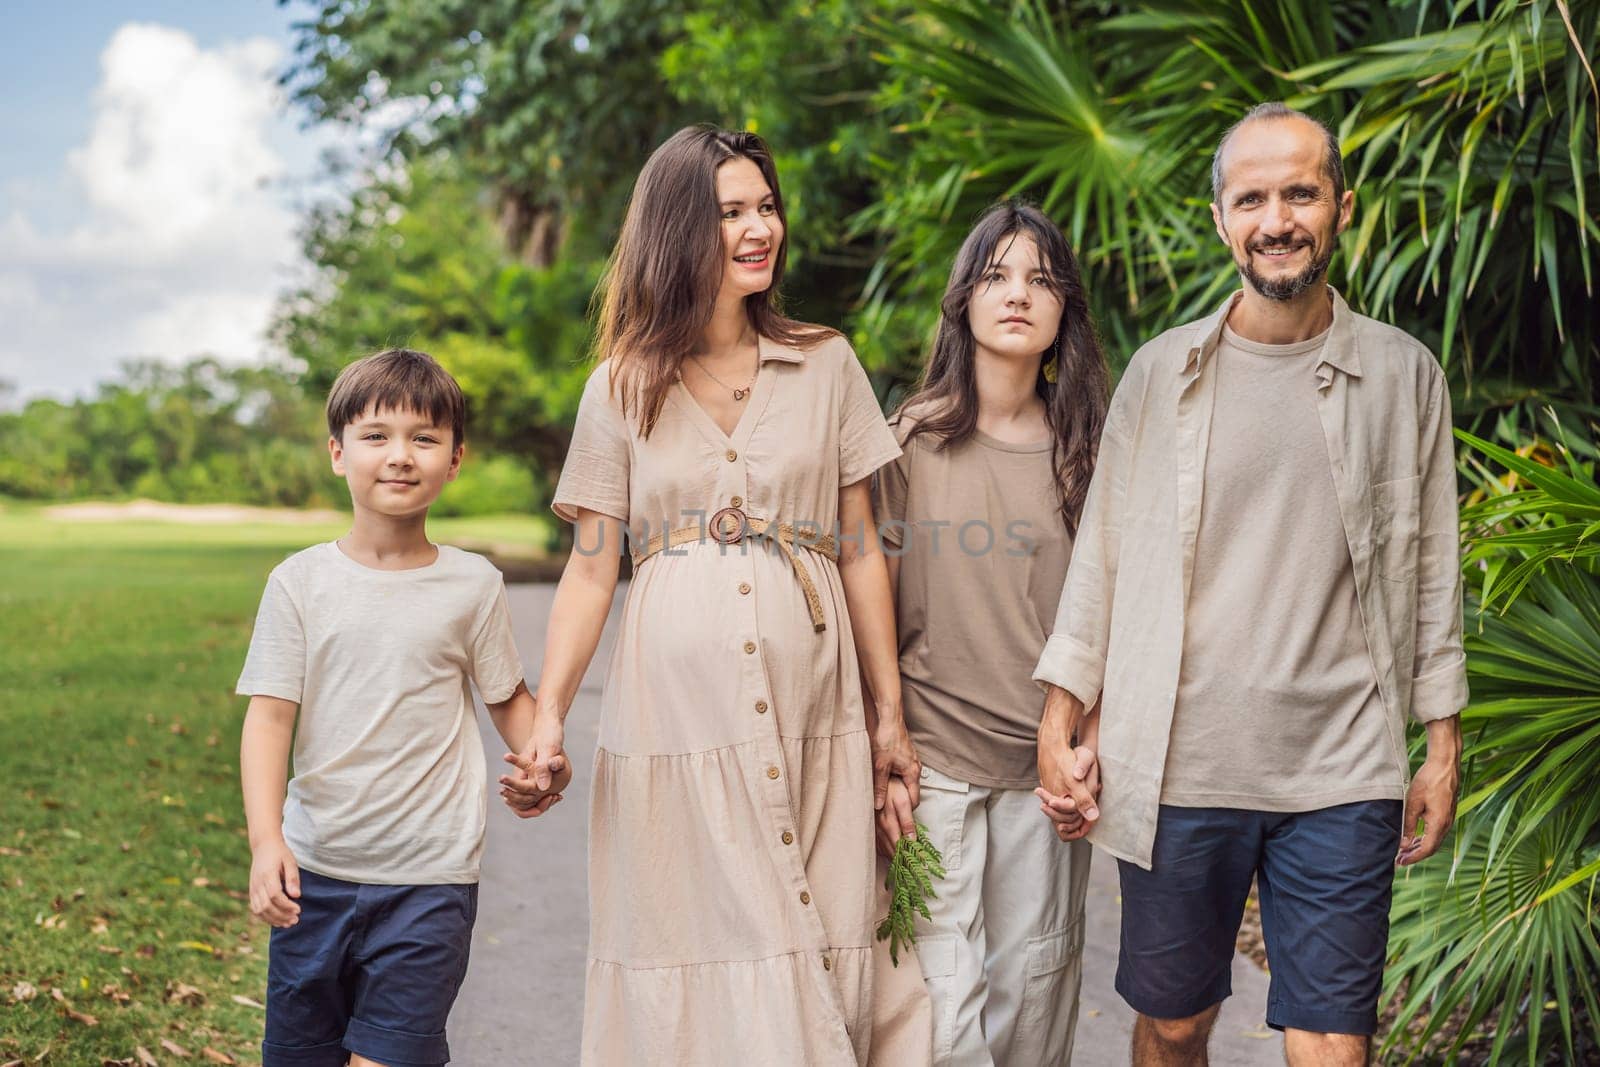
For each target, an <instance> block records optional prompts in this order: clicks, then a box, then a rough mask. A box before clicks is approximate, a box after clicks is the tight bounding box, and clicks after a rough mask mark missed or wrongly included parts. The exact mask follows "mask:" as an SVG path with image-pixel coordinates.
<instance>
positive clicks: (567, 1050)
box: [450, 585, 1283, 1067]
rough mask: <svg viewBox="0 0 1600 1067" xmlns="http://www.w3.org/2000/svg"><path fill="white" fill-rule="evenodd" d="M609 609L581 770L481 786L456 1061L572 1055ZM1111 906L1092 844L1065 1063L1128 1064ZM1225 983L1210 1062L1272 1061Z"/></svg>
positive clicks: (579, 736)
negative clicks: (513, 788)
mask: <svg viewBox="0 0 1600 1067" xmlns="http://www.w3.org/2000/svg"><path fill="white" fill-rule="evenodd" d="M554 592H555V587H554V586H551V585H517V586H512V587H511V591H510V598H511V612H512V616H513V618H514V620H515V625H516V633H517V644H518V646H519V647H520V648H521V651H522V658H523V662H524V663H526V664H527V665H528V670H529V672H530V674H531V676H534V677H537V675H538V669H539V663H540V661H541V659H542V658H543V654H544V626H545V620H546V619H547V617H548V615H549V608H550V600H551V597H552V596H553V595H554ZM621 592H622V591H621V590H619V591H618V596H617V600H616V605H617V607H618V608H620V606H621V603H622V596H621ZM616 618H617V611H616V610H613V612H612V617H611V621H610V623H608V624H607V627H606V633H605V637H604V638H603V639H602V641H601V646H600V651H599V652H598V653H597V654H596V655H595V660H594V664H593V665H592V666H591V667H590V670H589V674H588V676H587V677H586V678H585V679H584V684H583V688H582V690H581V691H580V693H579V695H578V699H577V702H576V703H575V704H574V706H573V709H572V712H571V715H570V716H569V717H568V719H567V748H568V751H569V752H570V753H571V755H572V758H573V765H574V766H575V767H576V768H577V769H578V770H579V772H580V773H579V774H578V777H577V779H576V780H575V781H574V782H573V786H572V788H571V789H570V790H568V792H567V795H566V798H565V799H564V800H563V801H562V802H561V803H560V804H558V805H556V807H555V809H554V810H553V811H552V812H550V814H549V815H547V816H545V817H543V818H539V819H535V820H530V821H528V822H523V821H521V820H519V819H517V818H516V817H514V816H513V815H511V814H510V813H509V812H507V811H506V810H505V809H504V808H503V807H502V806H501V805H500V804H499V799H498V797H494V796H491V798H490V811H489V841H488V847H487V849H486V852H485V856H484V864H483V885H482V889H481V896H480V898H479V910H478V925H477V929H476V932H475V933H474V935H473V942H472V966H471V969H470V971H469V972H468V974H467V980H466V984H465V985H464V986H463V987H462V990H461V996H460V997H459V999H457V1001H456V1007H455V1012H454V1013H453V1014H452V1016H451V1018H450V1047H451V1050H452V1052H453V1053H454V1054H455V1059H454V1061H453V1062H454V1063H456V1064H459V1065H462V1067H502V1065H520V1064H530V1065H531V1064H539V1065H541V1067H545V1065H549V1067H564V1065H569V1064H574V1065H575V1064H577V1062H578V1035H579V1031H580V1029H581V1026H582V1021H583V968H584V945H585V942H586V940H587V937H588V922H589V920H588V911H587V901H586V899H585V891H584V878H585V859H584V835H585V824H586V822H587V817H588V810H589V801H588V790H589V781H588V776H587V774H586V773H585V772H587V770H588V768H589V763H590V759H591V757H592V756H593V754H594V744H595V726H596V719H597V717H598V713H599V706H600V684H601V679H602V677H603V674H604V670H605V663H606V657H607V655H608V653H609V649H610V647H611V638H612V634H613V633H614V627H615V623H616ZM479 720H480V725H481V727H482V730H483V737H484V748H485V751H486V752H487V753H488V754H489V758H490V761H491V763H490V766H491V770H493V769H494V768H498V767H499V766H500V763H499V759H500V755H501V753H503V752H504V751H505V747H504V745H503V744H502V743H501V741H500V739H499V737H498V736H496V735H495V733H494V729H493V728H492V727H491V726H490V725H489V723H488V719H487V717H486V716H484V715H483V714H482V712H481V709H480V714H479ZM1117 911H1118V896H1117V876H1116V864H1115V862H1114V861H1111V860H1109V859H1108V858H1107V857H1106V856H1104V855H1103V854H1096V856H1095V864H1094V870H1093V875H1092V877H1091V878H1090V883H1089V902H1088V915H1087V921H1088V932H1087V939H1086V944H1085V946H1084V960H1083V974H1084V985H1083V999H1082V1009H1081V1012H1082V1014H1081V1015H1080V1017H1079V1022H1078V1038H1077V1053H1076V1055H1075V1056H1074V1058H1073V1063H1074V1064H1075V1065H1077V1067H1111V1065H1119V1064H1126V1063H1127V1062H1128V1051H1127V1050H1128V1036H1129V1033H1130V1032H1131V1029H1132V1025H1133V1017H1132V1015H1131V1013H1130V1012H1129V1011H1128V1009H1127V1007H1126V1006H1125V1005H1124V1004H1123V1003H1122V1001H1121V999H1120V998H1118V996H1117V995H1116V993H1115V992H1114V991H1113V990H1112V987H1111V982H1112V976H1113V975H1114V973H1115V971H1116V963H1117ZM1233 989H1234V995H1233V997H1232V998H1230V999H1229V1000H1228V1002H1227V1003H1226V1004H1225V1005H1224V1007H1223V1012H1222V1018H1221V1020H1220V1021H1219V1022H1218V1024H1217V1030H1216V1034H1215V1035H1214V1036H1213V1038H1212V1043H1211V1056H1212V1062H1214V1063H1218V1064H1228V1065H1230V1067H1234V1065H1237V1067H1251V1065H1254V1064H1261V1065H1263V1067H1267V1065H1277V1064H1281V1063H1282V1062H1283V1052H1282V1048H1283V1045H1282V1042H1281V1041H1280V1040H1279V1038H1278V1037H1277V1035H1276V1034H1274V1033H1272V1032H1271V1031H1269V1030H1267V1029H1266V1027H1265V1025H1264V1024H1262V1022H1261V1019H1262V1016H1263V1013H1264V1012H1265V1010H1266V999H1267V980H1266V976H1265V975H1264V974H1262V973H1261V971H1260V970H1258V969H1257V968H1256V967H1255V965H1254V964H1252V963H1251V962H1250V961H1249V960H1247V959H1245V958H1244V957H1243V956H1236V957H1235V958H1234V964H1233ZM751 1067H781V1065H751ZM1029 1067H1031V1065H1029Z"/></svg>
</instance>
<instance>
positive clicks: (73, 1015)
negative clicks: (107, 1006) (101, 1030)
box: [50, 989, 100, 1026]
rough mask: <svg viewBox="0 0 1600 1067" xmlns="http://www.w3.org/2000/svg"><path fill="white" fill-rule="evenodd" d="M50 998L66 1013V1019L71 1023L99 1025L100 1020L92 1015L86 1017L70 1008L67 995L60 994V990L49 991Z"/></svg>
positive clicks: (70, 1004) (70, 1003)
mask: <svg viewBox="0 0 1600 1067" xmlns="http://www.w3.org/2000/svg"><path fill="white" fill-rule="evenodd" d="M50 996H51V998H52V999H53V1000H55V1002H56V1003H58V1004H60V1005H61V1007H62V1010H64V1011H65V1012H66V1013H67V1018H69V1019H71V1020H72V1021H73V1022H78V1023H82V1024H83V1025H84V1026H99V1025H100V1020H99V1019H96V1018H95V1017H94V1016H93V1015H86V1014H85V1013H83V1012H81V1011H75V1010H74V1009H73V1007H72V1002H71V1001H69V1000H68V999H67V995H66V994H65V993H63V992H61V990H59V989H52V990H50Z"/></svg>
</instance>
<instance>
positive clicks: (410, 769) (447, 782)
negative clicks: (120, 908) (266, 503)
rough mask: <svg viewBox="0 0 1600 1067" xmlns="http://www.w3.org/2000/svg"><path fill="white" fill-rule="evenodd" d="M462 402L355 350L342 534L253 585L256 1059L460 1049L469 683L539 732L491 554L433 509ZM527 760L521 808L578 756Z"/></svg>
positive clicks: (475, 842)
mask: <svg viewBox="0 0 1600 1067" xmlns="http://www.w3.org/2000/svg"><path fill="white" fill-rule="evenodd" d="M465 409H466V405H465V402H464V400H463V398H462V395H461V389H460V387H459V386H458V385H457V384H456V382H455V380H454V379H453V378H451V377H450V375H449V374H447V373H446V372H445V371H444V369H443V368H441V367H440V366H439V364H438V363H436V362H434V360H433V359H432V357H430V356H427V355H425V354H423V353H421V352H413V351H409V350H405V349H392V350H389V351H386V352H380V353H378V354H377V355H373V356H368V357H367V358H366V359H362V360H359V361H357V362H356V363H353V364H351V365H350V366H349V367H347V368H345V370H344V373H342V374H341V375H339V379H338V381H337V382H335V383H334V386H333V390H332V392H331V393H330V394H329V396H328V410H327V413H328V432H329V439H328V451H329V454H330V455H331V457H332V461H333V470H334V473H336V474H339V475H342V476H343V477H344V478H345V480H346V481H347V482H348V483H349V486H350V498H351V501H352V503H353V504H354V517H353V520H352V523H351V527H350V532H349V534H347V535H346V536H345V537H344V538H343V539H342V540H340V541H335V542H329V543H327V544H321V545H316V546H314V547H312V548H308V549H306V550H304V551H303V552H299V553H296V554H295V555H293V556H291V557H289V558H288V559H287V560H285V561H284V562H283V563H281V564H279V565H278V567H276V568H275V569H274V570H273V572H272V574H271V576H270V577H269V578H268V580H267V588H266V592H265V593H264V594H263V595H262V598H261V609H260V612H259V614H258V616H257V618H256V627H255V633H254V635H253V637H252V638H251V641H250V652H249V655H248V657H247V658H246V660H245V666H244V672H243V674H242V675H241V676H240V678H239V685H238V692H239V693H240V694H241V695H246V696H249V697H250V708H249V711H248V712H247V713H246V715H245V723H244V733H243V738H242V741H241V744H240V753H239V760H240V777H241V779H242V782H243V787H244V803H245V818H246V821H247V823H248V825H249V833H250V848H251V853H252V861H251V867H250V910H251V911H252V912H254V913H255V914H256V915H257V916H259V917H260V918H262V919H265V920H266V921H267V922H269V923H271V924H272V926H273V927H274V928H275V929H274V930H273V931H272V943H271V955H270V960H269V964H268V977H267V1025H266V1040H265V1041H264V1042H263V1044H262V1062H263V1064H264V1067H276V1065H285V1064H295V1065H304V1067H320V1065H323V1064H327V1065H329V1067H335V1065H338V1067H342V1065H344V1064H345V1063H346V1062H348V1063H350V1064H351V1065H352V1067H361V1065H368V1064H376V1065H380V1067H381V1065H387V1067H396V1065H401V1064H405V1065H412V1064H417V1065H422V1064H442V1063H446V1062H448V1061H449V1055H450V1054H449V1049H448V1047H447V1045H446V1043H445V1033H444V1031H445V1019H446V1018H447V1017H448V1015H449V1013H450V1006H451V1003H452V1001H453V1000H454V999H455V995H456V992H457V990H458V989H459V988H460V985H461V980H462V978H463V976H464V975H465V974H466V968H467V951H468V947H469V944H470V941H471V935H472V923H473V919H474V918H475V916H476V914H477V895H478V886H477V881H478V860H479V856H480V855H481V853H482V850H483V834H484V788H485V781H484V778H485V775H484V762H483V754H482V750H481V749H480V747H479V744H480V742H479V740H478V734H477V730H476V723H475V718H474V715H473V709H472V695H471V691H470V689H469V688H468V685H467V680H468V679H469V678H470V679H471V680H472V681H473V682H475V683H476V684H477V686H478V691H479V693H481V694H482V696H483V699H484V702H485V704H487V706H488V708H489V713H490V715H491V717H492V718H493V720H494V724H495V727H496V728H497V729H498V730H499V732H500V735H501V737H503V738H504V739H505V742H506V744H507V745H509V746H510V747H511V749H512V750H513V751H517V752H520V751H522V750H523V749H524V747H525V746H526V745H527V744H528V742H529V740H530V738H534V737H536V735H539V734H540V733H541V732H542V731H541V724H540V723H539V722H538V721H537V716H536V710H535V703H534V700H533V697H532V696H531V695H530V694H529V692H528V689H527V687H526V685H525V684H524V682H523V671H522V663H521V661H520V659H519V658H518V655H517V649H516V645H515V643H514V642H513V640H512V635H511V616H510V612H509V610H508V609H507V606H506V595H505V586H504V583H503V582H502V580H501V578H500V574H499V572H498V571H496V570H495V569H494V567H493V566H492V565H490V564H489V563H488V562H487V561H486V560H484V559H483V558H482V557H479V556H475V555H472V554H470V553H467V552H463V551H461V550H459V549H455V548H451V547H449V546H445V545H434V544H432V543H430V542H429V541H428V538H427V533H426V530H425V528H424V527H425V523H426V520H427V516H428V507H429V505H431V504H432V503H433V501H434V500H435V499H436V498H437V497H438V496H439V493H440V491H441V490H442V489H443V488H444V485H445V483H446V482H449V481H451V480H453V479H454V478H455V476H456V473H457V472H458V471H459V470H460V467H461V457H462V451H463V445H464V441H463V434H464V423H465ZM297 712H298V718H299V722H298V729H297V728H296V726H297V724H296V714H297ZM291 738H292V739H293V747H294V769H295V776H294V778H293V780H292V781H288V782H287V783H286V781H285V766H284V763H285V759H286V757H287V756H288V755H289V749H290V742H291ZM508 759H510V757H508ZM513 762H517V761H516V760H513ZM518 765H519V767H521V768H522V771H523V773H525V774H533V772H534V770H535V768H534V767H533V765H532V764H531V763H530V762H527V761H523V762H519V764H518ZM552 772H554V773H552ZM534 777H535V778H536V780H537V781H536V784H537V786H538V791H537V792H536V793H535V795H534V796H533V797H531V798H529V799H527V800H522V799H521V794H517V795H512V794H509V793H507V792H506V791H505V790H504V789H503V790H502V795H505V796H506V798H507V802H508V803H512V804H513V806H514V807H517V808H518V809H519V810H518V814H521V815H537V814H541V813H542V812H544V811H546V810H548V809H549V808H550V806H551V805H553V804H555V803H556V802H557V801H559V800H560V799H561V794H560V791H561V789H563V788H565V786H566V784H567V782H568V781H569V780H570V779H571V771H570V769H568V761H567V760H565V759H564V758H562V757H560V756H558V757H556V758H555V759H554V760H551V761H549V763H548V769H544V768H540V769H539V771H538V773H537V774H536V775H534ZM501 781H502V785H505V783H506V781H507V780H506V779H502V780H501ZM518 784H522V783H518Z"/></svg>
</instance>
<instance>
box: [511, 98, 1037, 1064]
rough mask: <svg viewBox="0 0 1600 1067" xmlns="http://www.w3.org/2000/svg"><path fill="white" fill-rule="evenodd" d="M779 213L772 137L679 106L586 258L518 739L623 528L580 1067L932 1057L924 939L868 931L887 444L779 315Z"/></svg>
mask: <svg viewBox="0 0 1600 1067" xmlns="http://www.w3.org/2000/svg"><path fill="white" fill-rule="evenodd" d="M784 238H785V218H784V211H783V200H782V197H781V195H780V193H779V190H778V179H777V172H776V170H775V169H774V167H773V163H772V157H771V155H770V153H769V152H768V150H767V147H766V145H765V144H763V143H762V141H761V140H760V139H759V138H758V137H756V136H754V135H753V134H747V133H730V132H725V131H719V130H712V129H706V128H690V129H685V130H682V131H680V132H679V133H677V134H676V135H674V136H673V137H672V138H671V139H669V140H668V141H667V142H666V143H665V144H663V145H662V146H661V147H660V148H658V149H657V150H656V152H655V153H654V154H653V155H652V156H651V157H650V160H649V162H648V163H647V164H646V165H645V168H644V170H643V171H642V172H641V173H640V175H639V179H638V181H637V183H636V185H635V186H634V191H633V198H632V200H631V202H630V204H629V208H628V213H627V217H626V219H625V221H624V223H623V229H622V235H621V237H620V239H619V241H618V244H617V248H616V250H615V252H614V254H613V257H612V262H611V266H610V270H609V273H608V275H607V278H606V281H605V284H604V298H603V305H602V311H601V320H602V321H601V330H600V339H599V345H598V354H599V357H600V358H601V360H602V362H601V363H600V365H599V366H598V367H596V369H595V371H594V373H593V375H592V376H591V377H590V378H589V381H588V384H587V387H586V388H585V390H584V394H583V398H582V401H581V404H580V407H579V413H578V420H577V425H576V428H575V430H574V432H573V440H572V446H571V450H570V452H569V453H568V456H567V462H566V466H565V468H564V469H563V471H562V474H561V481H560V484H559V486H558V487H557V490H556V495H555V502H554V505H555V510H556V512H557V513H558V514H559V515H561V516H562V518H564V519H566V520H568V521H570V522H573V523H575V524H576V526H577V529H576V531H575V538H576V546H577V547H576V550H575V551H574V552H573V554H572V556H571V559H570V561H569V562H568V564H567V568H566V571H565V573H564V574H563V576H562V579H561V584H560V588H559V589H558V591H557V594H556V599H555V603H554V606H553V607H552V609H551V617H550V628H549V634H550V636H549V639H548V643H547V645H546V648H545V657H544V668H543V673H542V676H541V678H540V681H539V691H538V703H539V711H540V717H541V722H542V723H543V729H542V730H541V733H540V735H539V737H538V739H537V751H534V752H532V753H531V754H532V757H533V759H534V763H535V764H536V765H538V764H541V763H543V762H547V761H548V760H549V759H550V758H551V757H552V756H553V755H554V754H555V753H557V752H559V749H560V740H561V735H560V730H559V728H558V727H555V726H554V725H553V724H555V723H559V722H560V720H561V719H562V718H564V717H565V715H566V713H567V709H568V708H569V707H570V705H571V702H572V699H573V696H574V694H575V693H576V692H577V689H578V684H579V681H580V679H581V678H582V677H583V673H584V670H585V668H586V667H587V665H588V663H589V660H590V658H591V657H592V656H593V654H594V651H595V647H596V645H597V644H598V642H599V639H600V632H601V628H602V626H603V624H604V622H605V618H606V615H607V612H608V610H609V607H610V603H611V598H612V594H613V591H614V590H615V587H616V582H617V569H618V568H617V552H618V548H619V545H624V544H625V548H626V550H627V551H628V552H629V553H630V554H631V556H632V558H633V563H634V577H633V580H632V582H631V583H630V586H629V589H628V592H627V600H626V603H625V605H624V607H623V613H622V622H621V628H620V631H619V633H618V637H617V644H616V648H615V651H614V653H613V655H612V658H611V662H610V664H609V666H608V668H607V671H606V681H605V692H604V696H603V698H602V707H601V723H600V739H599V750H598V752H597V753H596V756H595V762H594V774H595V779H594V789H593V801H592V805H591V808H590V830H589V901H590V930H589V962H588V970H587V978H586V990H585V1006H584V1026H583V1061H584V1062H585V1063H586V1064H630V1065H631V1064H645V1063H651V1064H653V1063H660V1064H687V1063H694V1064H730V1065H731V1064H739V1065H747V1064H758V1063H759V1064H827V1065H833V1064H841V1065H843V1064H860V1063H867V1062H876V1063H884V1064H895V1065H900V1064H912V1065H915V1064H918V1063H926V1062H927V1058H928V1054H929V1051H928V1044H929V1030H930V1021H929V1015H928V1010H927V994H926V990H925V989H924V987H923V984H922V979H921V974H920V972H919V971H918V969H917V964H916V960H915V959H914V958H908V957H907V956H904V955H903V956H902V957H901V960H900V966H899V967H898V968H893V967H891V966H889V963H888V959H887V954H886V953H884V954H883V957H882V963H881V964H880V963H879V962H878V960H879V949H878V947H877V946H876V944H875V940H874V936H873V932H874V926H875V920H877V919H878V918H881V916H882V914H883V912H884V910H885V909H886V908H887V904H886V903H885V901H884V900H883V899H882V893H881V889H880V882H881V879H879V878H877V877H876V875H875V871H874V848H873V833H874V829H873V827H874V808H875V805H878V806H881V804H882V802H883V799H882V798H883V797H884V795H885V794H886V793H887V783H888V781H889V780H890V779H893V780H895V781H898V782H900V783H901V784H902V787H903V788H902V790H901V791H900V792H899V793H898V794H897V795H898V796H899V798H900V803H901V804H902V805H903V806H905V807H909V801H910V799H912V797H911V796H910V795H908V793H907V790H909V791H910V794H914V793H915V790H916V788H917V774H918V770H919V764H918V763H917V760H916V756H915V753H914V750H913V748H912V745H911V741H910V738H909V736H908V735H907V733H906V729H905V724H904V720H903V718H902V717H901V710H900V685H899V675H898V673H897V671H896V666H895V647H894V646H895V639H894V622H893V608H892V605H891V601H890V593H889V582H888V573H887V569H886V566H885V563H884V559H883V556H882V553H881V552H880V551H879V548H878V545H877V541H876V539H875V534H874V531H873V529H872V515H871V512H872V504H871V495H870V492H869V487H868V486H869V483H868V478H869V476H870V475H871V474H872V472H873V471H874V470H876V469H877V468H878V467H880V466H881V465H883V464H884V463H886V462H888V461H889V460H891V459H893V458H894V457H895V456H896V455H898V454H899V448H898V447H897V446H896V444H895V441H894V437H893V435H892V434H891V433H890V432H889V429H888V426H887V424H886V423H885V422H884V419H883V416H882V413H881V412H880V410H879V408H878V406H877V403H876V401H875V400H874V398H873V394H872V390H871V387H870V386H869V384H868V381H867V377H866V374H865V372H864V371H863V370H862V368H861V365H860V364H859V363H858V362H857V360H856V358H855V354H854V353H853V352H852V351H851V349H850V346H849V345H848V344H847V343H846V342H845V340H844V339H843V338H842V337H841V336H839V334H837V333H836V332H834V331H832V330H828V329H824V328H822V327H817V326H808V325H805V324H802V323H799V322H795V321H793V320H791V319H788V318H785V317H784V316H783V315H782V314H781V313H780V312H779V310H778V305H777V299H776V290H777V285H778V282H779V280H780V278H781V277H782V273H783V264H784V250H785V241H784ZM819 530H820V531H824V534H821V535H819V533H818V531H819ZM829 531H833V532H832V533H829ZM624 537H626V538H627V540H626V542H624ZM1056 584H1057V586H1058V587H1059V584H1060V583H1059V582H1057V583H1056ZM858 657H859V662H860V665H861V667H860V670H859V671H858V667H857V661H858ZM862 673H865V675H866V684H867V687H868V689H869V690H870V692H871V693H873V694H875V699H874V700H873V702H872V704H871V705H865V704H864V702H863V697H862V690H861V675H862ZM875 779H876V782H875Z"/></svg>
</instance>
